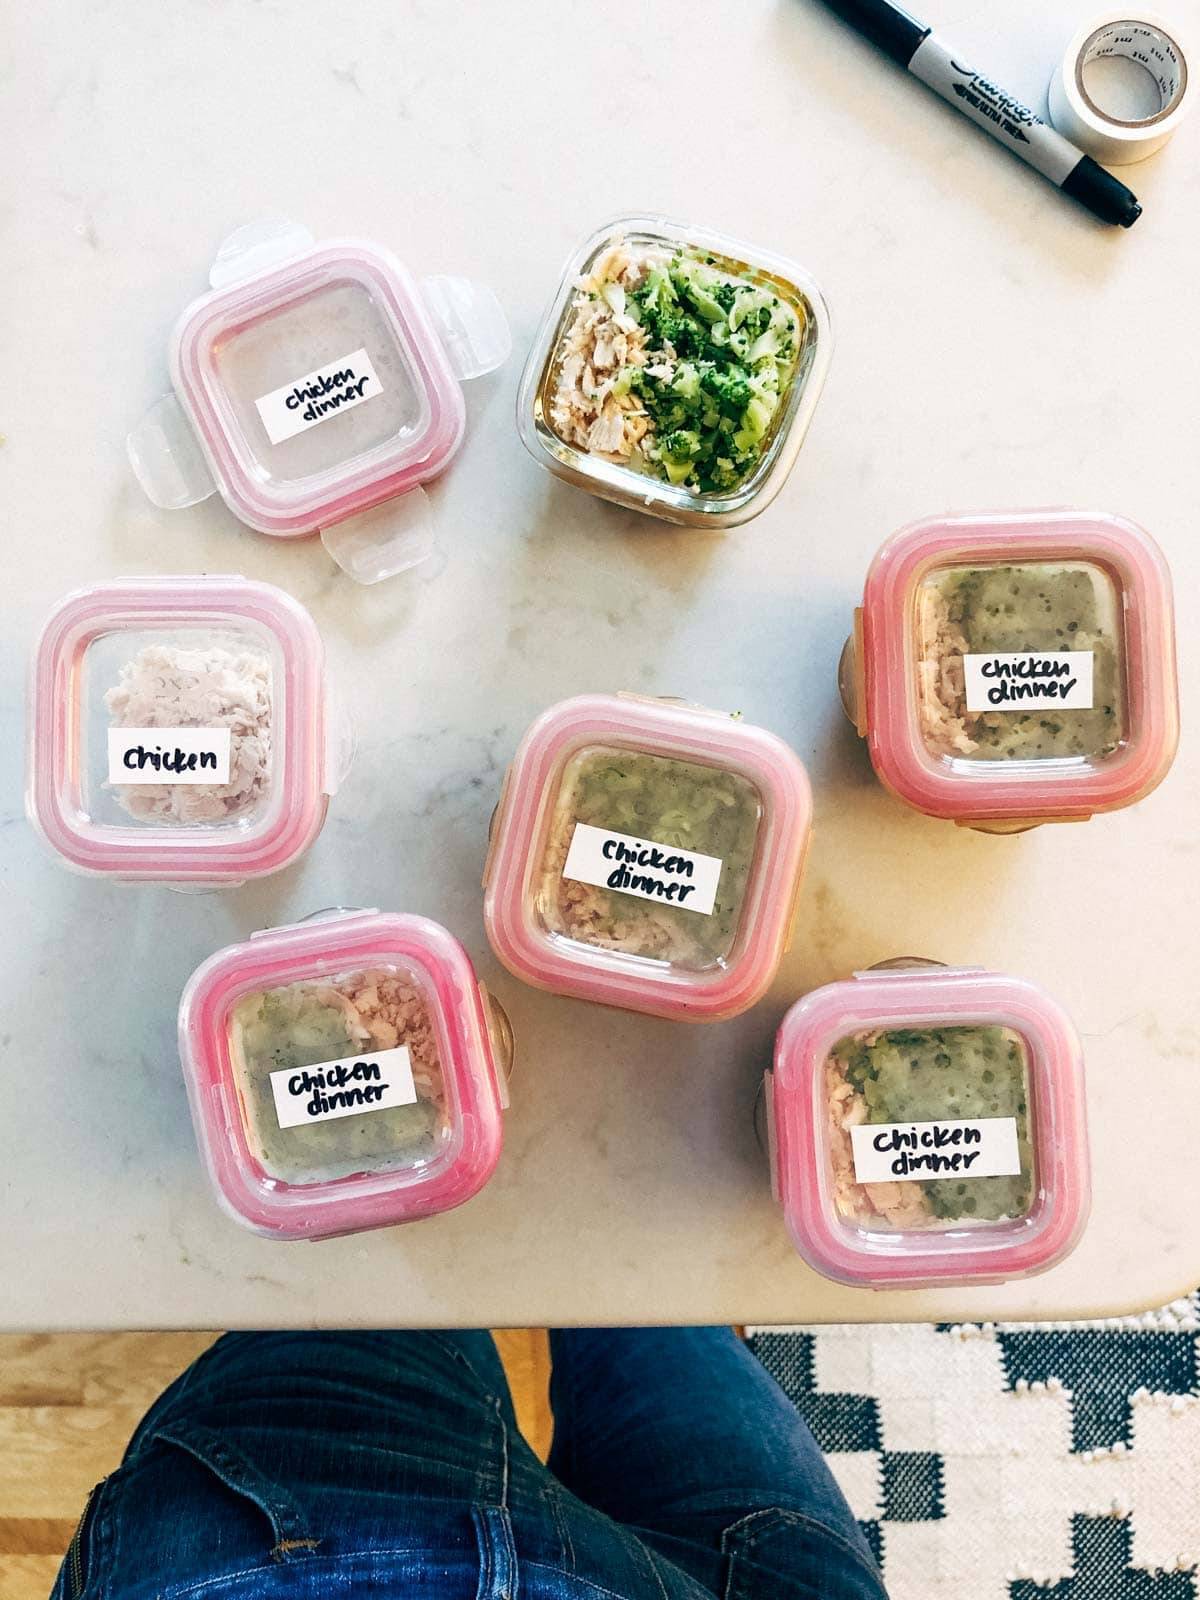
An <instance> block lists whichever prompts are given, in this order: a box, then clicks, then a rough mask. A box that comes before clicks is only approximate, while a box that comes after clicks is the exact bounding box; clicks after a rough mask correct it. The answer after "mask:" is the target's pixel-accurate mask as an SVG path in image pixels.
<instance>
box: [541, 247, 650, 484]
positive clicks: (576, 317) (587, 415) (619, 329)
mask: <svg viewBox="0 0 1200 1600" xmlns="http://www.w3.org/2000/svg"><path fill="white" fill-rule="evenodd" d="M668 259H669V257H668V256H667V255H666V254H665V253H664V252H661V251H659V252H654V251H649V250H648V251H645V252H643V253H642V254H640V255H634V253H633V252H632V251H631V250H630V249H629V248H628V246H626V245H625V244H624V243H623V242H618V243H616V244H614V245H612V246H610V248H609V249H607V250H605V251H604V252H603V254H601V255H599V256H598V257H597V258H596V260H595V261H594V262H593V263H592V267H591V270H590V271H589V272H588V273H586V274H585V275H584V276H583V277H582V278H580V279H579V280H578V283H577V285H576V287H577V289H578V291H579V292H578V293H577V295H576V297H575V300H574V302H573V308H572V310H573V314H572V317H571V321H570V322H569V324H568V326H567V331H566V334H565V336H564V338H563V341H562V346H561V351H560V357H559V369H558V381H557V383H556V385H555V389H554V398H553V400H552V401H551V405H550V422H551V425H552V426H553V428H554V431H555V432H556V433H557V434H558V435H559V437H560V438H561V439H564V440H566V442H567V443H568V444H575V445H579V446H580V448H581V449H584V450H587V451H589V452H590V453H591V454H593V455H603V456H609V457H611V458H612V459H613V460H616V461H628V460H629V459H630V458H631V457H632V456H633V455H634V453H635V451H636V450H637V447H638V445H639V444H640V443H641V441H642V440H643V439H644V438H645V436H646V433H647V431H648V430H649V427H650V419H649V417H648V416H647V415H646V411H645V408H644V406H643V405H642V402H641V400H640V399H639V398H638V397H637V395H635V394H628V393H627V394H621V395H617V394H614V393H613V386H614V385H615V383H616V381H617V378H618V376H619V375H620V372H621V369H622V368H623V367H626V366H634V367H641V366H645V365H646V363H647V359H648V355H649V352H648V351H647V349H646V333H645V329H644V328H642V327H641V325H640V324H639V323H638V321H637V319H636V318H634V317H631V316H630V315H629V314H628V312H627V311H626V309H625V306H626V295H627V293H628V292H629V291H631V290H633V289H636V288H637V286H638V284H639V283H640V282H641V281H642V279H643V278H644V277H645V275H646V271H647V269H648V268H649V267H650V266H651V265H652V264H653V263H655V262H659V263H661V262H664V261H666V260H668ZM668 370H669V369H668Z"/></svg>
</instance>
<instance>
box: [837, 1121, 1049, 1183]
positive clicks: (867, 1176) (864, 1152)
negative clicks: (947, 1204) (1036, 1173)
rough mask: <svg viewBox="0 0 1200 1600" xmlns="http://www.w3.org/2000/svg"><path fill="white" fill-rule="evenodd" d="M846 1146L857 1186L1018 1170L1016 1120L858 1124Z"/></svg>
mask: <svg viewBox="0 0 1200 1600" xmlns="http://www.w3.org/2000/svg"><path fill="white" fill-rule="evenodd" d="M850 1142H851V1145H852V1146H853V1152H854V1176H855V1178H856V1179H857V1180H858V1182H859V1183H894V1182H895V1181H896V1179H897V1178H913V1179H916V1178H919V1179H922V1180H924V1179H927V1178H962V1177H970V1178H1015V1177H1018V1176H1019V1175H1020V1171H1021V1151H1020V1147H1019V1146H1018V1144H1017V1119H1016V1117H954V1118H950V1119H948V1120H947V1121H945V1122H875V1123H859V1124H858V1126H857V1127H853V1128H851V1129H850Z"/></svg>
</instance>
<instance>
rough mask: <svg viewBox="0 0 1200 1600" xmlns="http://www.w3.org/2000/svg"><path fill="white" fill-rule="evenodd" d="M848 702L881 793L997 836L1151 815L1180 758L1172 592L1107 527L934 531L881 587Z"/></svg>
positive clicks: (954, 524) (1134, 537)
mask: <svg viewBox="0 0 1200 1600" xmlns="http://www.w3.org/2000/svg"><path fill="white" fill-rule="evenodd" d="M840 676H841V686H842V698H843V701H844V703H845V705H846V710H847V712H848V714H849V716H850V718H851V720H852V721H853V722H854V723H855V724H856V726H857V728H858V731H859V733H860V734H862V735H863V736H864V737H865V738H866V740H867V744H868V748H869V750H870V754H871V761H872V764H873V765H874V767H875V771H876V772H877V774H878V775H879V777H880V778H881V779H882V781H883V783H884V784H886V786H887V787H888V788H889V789H891V790H892V791H893V793H895V794H896V795H898V796H899V798H900V799H902V800H905V801H907V802H908V803H909V804H910V805H912V806H915V807H916V808H917V809H918V810H919V811H924V812H926V813H927V814H928V815H930V816H935V817H948V818H953V819H954V821H955V822H958V823H961V824H965V825H967V826H970V827H974V828H979V829H981V830H983V831H987V832H997V833H1002V832H1019V831H1020V830H1022V829H1024V828H1029V827H1033V826H1035V825H1036V824H1037V823H1039V822H1071V821H1083V820H1085V819H1086V818H1088V817H1090V816H1092V814H1093V813H1095V812H1099V811H1112V810H1115V809H1117V808H1118V807H1120V806H1127V805H1131V804H1132V803H1133V802H1134V801H1136V800H1140V799H1142V798H1143V796H1145V795H1147V794H1149V793H1150V791H1151V790H1152V789H1153V788H1154V787H1155V786H1156V785H1157V784H1158V783H1159V782H1160V781H1161V780H1162V778H1163V777H1164V776H1165V775H1166V773H1167V770H1168V769H1169V767H1170V765H1171V762H1172V760H1173V758H1174V755H1175V746H1176V743H1177V740H1178V735H1179V713H1178V707H1177V700H1176V683H1175V644H1174V615H1173V610H1172V602H1171V581H1170V575H1169V573H1168V571H1167V567H1166V563H1165V561H1164V560H1163V557H1162V554H1161V552H1160V551H1159V550H1158V547H1157V546H1156V545H1155V544H1154V542H1153V540H1152V539H1151V538H1150V536H1149V535H1148V534H1147V533H1145V532H1144V531H1143V530H1142V529H1141V528H1139V527H1137V526H1136V525H1135V524H1134V523H1132V522H1127V521H1126V520H1125V519H1124V518H1121V517H1115V516H1110V515H1106V514H1104V513H1099V512H1076V511H1028V512H1016V513H989V514H981V515H974V516H945V517H931V518H929V519H927V520H926V521H924V522H918V523H914V524H913V525H912V526H910V527H908V528H905V529H903V530H902V531H901V532H900V533H898V534H896V535H895V536H894V537H893V538H892V539H890V540H889V541H888V543H887V544H885V545H884V547H883V549H882V550H881V551H880V552H879V554H878V555H877V556H876V557H875V560H874V561H873V563H872V564H871V568H870V571H869V572H868V574H867V582H866V588H865V591H864V595H863V603H862V608H861V609H860V610H859V611H858V612H857V613H856V617H855V632H854V637H853V639H852V640H851V641H850V643H849V644H848V645H847V648H846V652H845V654H844V655H843V658H842V670H841V675H840Z"/></svg>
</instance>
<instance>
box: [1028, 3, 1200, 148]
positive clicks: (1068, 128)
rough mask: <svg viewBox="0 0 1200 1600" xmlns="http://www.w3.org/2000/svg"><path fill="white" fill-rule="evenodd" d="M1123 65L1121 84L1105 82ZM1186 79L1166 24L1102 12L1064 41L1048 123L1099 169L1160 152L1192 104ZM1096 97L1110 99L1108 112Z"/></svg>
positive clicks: (1175, 40)
mask: <svg viewBox="0 0 1200 1600" xmlns="http://www.w3.org/2000/svg"><path fill="white" fill-rule="evenodd" d="M1110 62H1111V63H1112V66H1109V65H1108V64H1109V63H1110ZM1122 67H1123V68H1124V75H1123V78H1122V81H1120V82H1119V83H1118V82H1116V81H1110V80H1115V78H1116V74H1117V72H1119V71H1120V70H1121V68H1122ZM1190 77H1191V74H1190V72H1189V69H1188V62H1187V57H1186V56H1185V55H1184V53H1183V48H1182V46H1181V45H1180V43H1179V39H1178V35H1177V30H1176V29H1175V28H1174V26H1173V25H1172V26H1168V25H1167V24H1166V23H1163V22H1160V21H1158V19H1157V18H1154V19H1139V18H1135V17H1131V16H1129V15H1128V13H1125V12H1120V11H1117V12H1109V13H1107V14H1106V15H1104V16H1102V17H1100V18H1098V19H1097V20H1095V21H1093V22H1089V23H1088V25H1087V26H1086V27H1084V28H1081V29H1080V30H1079V32H1078V33H1077V34H1076V35H1075V37H1074V38H1073V39H1072V40H1071V43H1070V44H1069V45H1068V46H1067V52H1066V55H1065V56H1064V57H1063V60H1062V64H1061V65H1060V67H1059V69H1058V71H1057V72H1056V73H1055V74H1054V79H1053V81H1052V82H1051V84H1050V120H1051V122H1052V123H1053V124H1054V126H1055V127H1056V128H1057V129H1058V131H1059V133H1061V134H1063V135H1064V136H1065V137H1066V138H1068V139H1070V141H1071V143H1072V144H1074V145H1078V147H1079V148H1080V149H1081V150H1083V151H1085V152H1086V153H1087V154H1088V155H1090V156H1094V157H1095V158H1096V160H1097V161H1101V162H1103V163H1104V164H1105V165H1106V166H1110V167H1119V166H1123V165H1127V164H1128V163H1130V162H1133V161H1143V160H1145V158H1146V157H1147V156H1149V155H1153V154H1154V152H1155V151H1156V150H1161V149H1162V147H1163V145H1164V144H1166V142H1167V140H1168V139H1169V138H1170V137H1171V135H1172V134H1173V133H1174V132H1175V129H1176V128H1177V127H1178V126H1179V124H1180V122H1182V120H1183V118H1184V117H1185V116H1186V115H1187V113H1188V111H1189V110H1190V109H1191V104H1192V85H1191V82H1190ZM1130 91H1132V93H1131V92H1130ZM1101 99H1109V100H1110V108H1109V109H1105V107H1104V106H1103V105H1102V104H1101V103H1100V100H1101ZM1114 101H1115V102H1118V103H1117V104H1115V105H1114V104H1113V102H1114ZM1120 102H1125V103H1120Z"/></svg>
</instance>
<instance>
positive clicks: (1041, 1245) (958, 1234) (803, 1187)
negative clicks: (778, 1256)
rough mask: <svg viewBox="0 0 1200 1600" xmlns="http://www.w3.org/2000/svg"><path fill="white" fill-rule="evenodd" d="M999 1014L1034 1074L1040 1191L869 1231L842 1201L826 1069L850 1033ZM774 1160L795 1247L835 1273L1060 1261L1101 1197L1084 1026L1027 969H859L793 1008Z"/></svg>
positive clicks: (964, 1278)
mask: <svg viewBox="0 0 1200 1600" xmlns="http://www.w3.org/2000/svg"><path fill="white" fill-rule="evenodd" d="M956 1025H957V1026H979V1025H994V1026H998V1027H1004V1028H1009V1029H1011V1030H1013V1032H1015V1033H1016V1034H1017V1035H1019V1037H1020V1039H1021V1040H1022V1042H1023V1044H1024V1047H1025V1051H1026V1057H1027V1068H1028V1074H1029V1122H1030V1139H1031V1142H1032V1146H1033V1153H1034V1173H1035V1180H1034V1195H1033V1201H1032V1204H1031V1207H1030V1209H1029V1211H1028V1212H1027V1213H1026V1214H1025V1215H1024V1216H1021V1217H1017V1218H1004V1219H1002V1220H1000V1221H996V1222H989V1223H986V1224H985V1223H977V1224H971V1225H969V1226H963V1227H954V1226H947V1227H945V1228H940V1229H925V1228H920V1229H918V1228H909V1229H900V1228H897V1229H895V1230H891V1231H884V1230H883V1229H879V1230H871V1229H868V1228H867V1227H865V1226H861V1225H860V1226H856V1225H855V1224H853V1223H850V1222H847V1221H845V1220H843V1219H842V1218H841V1217H840V1216H839V1215H838V1213H837V1211H836V1209H835V1206H834V1201H833V1180H832V1162H831V1157H830V1148H829V1137H830V1136H829V1108H828V1103H827V1094H826V1084H825V1067H826V1062H827V1060H828V1057H829V1054H830V1051H831V1050H832V1048H833V1046H834V1045H835V1044H836V1043H837V1041H838V1040H839V1039H842V1038H844V1037H846V1036H847V1035H851V1034H856V1033H860V1032H871V1031H874V1030H885V1029H889V1028H921V1027H929V1028H935V1027H947V1026H956ZM767 1094H768V1101H769V1106H770V1121H771V1128H772V1142H773V1171H774V1181H775V1185H776V1189H777V1193H778V1197H779V1199H780V1201H781V1203H782V1205H783V1213H784V1220H785V1222H786V1224H787V1228H788V1232H789V1234H790V1235H791V1238H792V1242H793V1243H794V1244H795V1246H796V1249H797V1250H798V1251H799V1252H800V1254H801V1255H802V1256H803V1257H804V1259H805V1260H806V1261H807V1262H808V1264H809V1265H810V1266H811V1267H813V1268H815V1270H816V1271H818V1272H820V1273H823V1274H824V1275H825V1276H826V1277H827V1278H833V1279H835V1280H836V1281H838V1282H839V1283H848V1284H856V1285H865V1286H868V1287H872V1288H877V1289H883V1288H918V1287H922V1286H928V1285H931V1284H940V1283H998V1282H1001V1281H1003V1280H1004V1279H1007V1278H1019V1277H1026V1276H1028V1275H1030V1274H1031V1273H1035V1272H1042V1271H1044V1270H1045V1269H1046V1268H1048V1267H1051V1266H1053V1265H1054V1264H1055V1263H1056V1262H1058V1261H1061V1260H1062V1258H1063V1257H1064V1256H1065V1255H1066V1254H1067V1253H1068V1252H1069V1251H1070V1250H1071V1249H1073V1248H1074V1246H1075V1244H1076V1243H1077V1242H1078V1240H1079V1237H1080V1235H1081V1233H1082V1231H1083V1228H1084V1224H1085V1223H1086V1221H1087V1215H1088V1210H1089V1206H1090V1200H1091V1189H1090V1177H1089V1173H1090V1166H1089V1159H1088V1140H1087V1110H1086V1104H1085V1099H1084V1080H1083V1056H1082V1050H1081V1047H1080V1043H1079V1037H1078V1035H1077V1033H1076V1032H1075V1029H1074V1027H1073V1025H1072V1023H1071V1021H1070V1019H1069V1018H1068V1017H1067V1015H1066V1014H1065V1012H1063V1011H1062V1010H1061V1008H1060V1007H1059V1006H1058V1005H1057V1004H1056V1003H1055V1002H1054V1001H1053V1000H1052V999H1051V998H1050V997H1049V996H1048V995H1047V994H1045V993H1044V992H1043V991H1042V990H1041V989H1039V988H1037V987H1036V986H1035V985H1034V984H1032V983H1028V982H1026V981H1025V980H1023V979H1020V978H1009V977H1004V976H1001V975H999V974H997V973H990V972H983V971H980V970H974V969H959V970H954V969H951V968H938V969H934V970H919V971H891V972H885V971H875V972H864V973H858V974H857V975H856V976H855V977H854V978H852V979H848V980H845V981H843V982H840V983H831V984H827V985H826V986H825V987H824V988H822V989H817V990H815V991H814V992H813V993H812V994H810V995H807V996H805V998H804V999H803V1000H800V1001H797V1003H796V1004H795V1005H794V1006H793V1007H792V1008H791V1010H790V1011H789V1012H788V1013H787V1015H786V1016H785V1017H784V1019H783V1022H782V1024H781V1025H780V1028H779V1032H778V1034H777V1036H776V1040H775V1060H774V1069H773V1072H772V1073H771V1074H769V1075H768V1086H767Z"/></svg>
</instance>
